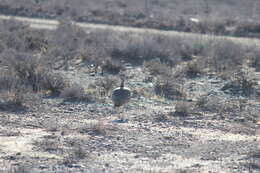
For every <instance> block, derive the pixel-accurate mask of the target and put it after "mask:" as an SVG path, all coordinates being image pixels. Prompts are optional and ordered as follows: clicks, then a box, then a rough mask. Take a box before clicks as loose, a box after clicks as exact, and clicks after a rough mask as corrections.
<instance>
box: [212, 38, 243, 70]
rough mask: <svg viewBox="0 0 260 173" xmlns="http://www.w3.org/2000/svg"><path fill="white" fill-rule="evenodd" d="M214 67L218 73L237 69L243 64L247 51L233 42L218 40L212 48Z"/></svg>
mask: <svg viewBox="0 0 260 173" xmlns="http://www.w3.org/2000/svg"><path fill="white" fill-rule="evenodd" d="M210 52H211V55H210V56H211V57H212V65H213V67H214V69H215V70H216V71H217V72H223V71H230V70H233V69H237V68H239V67H240V65H242V64H243V60H244V57H245V51H244V50H243V47H242V46H241V45H240V44H237V43H235V42H233V41H231V40H225V39H224V40H218V41H217V40H216V41H214V44H212V47H211V51H210Z"/></svg>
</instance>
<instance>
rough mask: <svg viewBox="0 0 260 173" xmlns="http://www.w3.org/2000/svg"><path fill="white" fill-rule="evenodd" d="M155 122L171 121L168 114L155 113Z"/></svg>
mask: <svg viewBox="0 0 260 173" xmlns="http://www.w3.org/2000/svg"><path fill="white" fill-rule="evenodd" d="M154 120H155V121H157V122H166V121H168V120H169V117H168V115H167V114H166V113H163V112H156V113H154Z"/></svg>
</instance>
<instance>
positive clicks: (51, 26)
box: [0, 15, 260, 45]
mask: <svg viewBox="0 0 260 173" xmlns="http://www.w3.org/2000/svg"><path fill="white" fill-rule="evenodd" d="M8 19H14V20H17V21H21V22H26V23H28V24H29V25H30V27H32V28H34V29H48V30H55V29H56V28H57V27H58V25H59V22H58V21H57V20H50V19H40V18H28V17H20V16H6V15H0V20H8ZM74 23H75V24H76V25H78V26H80V27H81V28H84V29H86V30H92V29H95V30H110V31H115V32H136V33H151V34H162V35H167V36H176V35H182V36H185V37H199V38H202V39H209V38H214V39H224V38H225V39H230V40H233V41H236V42H239V43H242V44H250V45H252V44H253V45H259V44H260V40H259V39H253V38H237V37H229V36H216V35H214V36H213V35H207V34H194V33H186V32H179V31H162V30H158V29H149V28H134V27H126V26H116V25H114V26H113V25H106V24H93V23H78V22H74Z"/></svg>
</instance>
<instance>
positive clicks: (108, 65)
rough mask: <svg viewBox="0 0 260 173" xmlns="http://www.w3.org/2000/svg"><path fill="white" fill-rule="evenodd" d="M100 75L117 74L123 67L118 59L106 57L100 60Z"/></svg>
mask: <svg viewBox="0 0 260 173" xmlns="http://www.w3.org/2000/svg"><path fill="white" fill-rule="evenodd" d="M101 70H102V73H101V74H102V75H106V74H114V75H116V74H119V73H120V72H122V71H124V70H125V68H124V66H123V65H122V63H120V62H119V61H115V60H113V59H111V58H108V59H106V60H105V61H103V62H102V65H101Z"/></svg>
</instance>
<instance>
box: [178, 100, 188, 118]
mask: <svg viewBox="0 0 260 173" xmlns="http://www.w3.org/2000/svg"><path fill="white" fill-rule="evenodd" d="M191 107H192V106H191V103H189V102H184V101H178V102H176V103H175V112H174V115H176V116H188V115H189V113H191Z"/></svg>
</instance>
